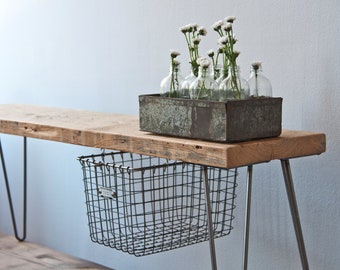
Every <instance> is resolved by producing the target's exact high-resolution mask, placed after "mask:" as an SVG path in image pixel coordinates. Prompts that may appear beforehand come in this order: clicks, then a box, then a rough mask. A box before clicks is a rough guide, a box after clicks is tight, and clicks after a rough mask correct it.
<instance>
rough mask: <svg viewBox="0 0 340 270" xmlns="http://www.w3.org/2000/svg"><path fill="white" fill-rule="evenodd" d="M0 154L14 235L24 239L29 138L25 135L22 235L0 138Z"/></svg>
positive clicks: (21, 239)
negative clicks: (17, 221)
mask: <svg viewBox="0 0 340 270" xmlns="http://www.w3.org/2000/svg"><path fill="white" fill-rule="evenodd" d="M0 156H1V164H2V170H3V173H4V179H5V184H6V190H7V197H8V203H9V207H10V211H11V217H12V224H13V229H14V235H15V238H16V239H17V240H18V241H24V240H25V239H26V224H27V222H26V221H27V138H26V137H24V177H23V178H24V179H23V182H24V183H23V185H24V187H23V192H24V194H23V230H22V236H21V237H20V236H19V235H18V230H17V223H16V220H15V214H14V208H13V202H12V196H11V191H10V188H9V181H8V176H7V170H6V164H5V158H4V154H3V151H2V146H1V140H0Z"/></svg>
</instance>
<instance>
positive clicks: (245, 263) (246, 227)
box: [243, 165, 253, 270]
mask: <svg viewBox="0 0 340 270" xmlns="http://www.w3.org/2000/svg"><path fill="white" fill-rule="evenodd" d="M252 178H253V166H252V165H250V166H248V174H247V197H246V215H245V223H244V251H243V270H247V269H248V246H249V226H250V206H251V187H252Z"/></svg>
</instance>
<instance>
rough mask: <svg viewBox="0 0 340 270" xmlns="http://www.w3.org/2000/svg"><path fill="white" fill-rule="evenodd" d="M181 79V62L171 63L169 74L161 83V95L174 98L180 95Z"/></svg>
mask: <svg viewBox="0 0 340 270" xmlns="http://www.w3.org/2000/svg"><path fill="white" fill-rule="evenodd" d="M181 81H182V76H181V72H180V64H179V63H178V62H177V63H175V64H171V65H170V71H169V74H168V76H166V77H165V78H164V79H163V80H162V81H161V84H160V91H161V96H164V97H172V98H176V97H179V89H180V83H181Z"/></svg>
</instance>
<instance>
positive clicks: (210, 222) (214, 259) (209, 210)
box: [203, 166, 217, 270]
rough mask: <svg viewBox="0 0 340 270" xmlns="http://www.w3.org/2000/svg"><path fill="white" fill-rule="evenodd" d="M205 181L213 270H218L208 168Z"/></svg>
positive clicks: (204, 176) (204, 177)
mask: <svg viewBox="0 0 340 270" xmlns="http://www.w3.org/2000/svg"><path fill="white" fill-rule="evenodd" d="M203 179H204V190H205V202H206V209H207V220H208V233H209V246H210V258H211V269H212V270H217V263H216V252H215V240H214V230H213V224H212V217H211V215H212V213H211V204H210V189H209V179H208V169H207V166H203Z"/></svg>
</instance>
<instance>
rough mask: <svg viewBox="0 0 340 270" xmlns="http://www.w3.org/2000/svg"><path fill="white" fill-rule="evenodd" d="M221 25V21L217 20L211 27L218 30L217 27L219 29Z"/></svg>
mask: <svg viewBox="0 0 340 270" xmlns="http://www.w3.org/2000/svg"><path fill="white" fill-rule="evenodd" d="M222 25H223V21H222V20H219V21H217V22H215V23H214V24H213V25H212V26H211V28H212V29H214V30H215V31H218V30H219V29H221V27H222Z"/></svg>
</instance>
